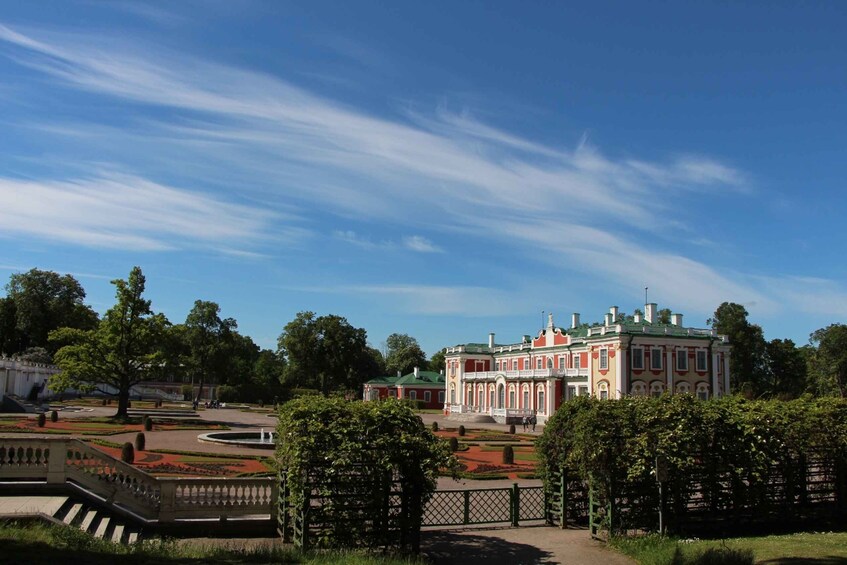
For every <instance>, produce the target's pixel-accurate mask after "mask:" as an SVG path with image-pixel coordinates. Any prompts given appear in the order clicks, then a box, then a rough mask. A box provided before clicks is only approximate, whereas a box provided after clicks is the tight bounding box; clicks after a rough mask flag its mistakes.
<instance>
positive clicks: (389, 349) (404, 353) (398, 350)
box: [385, 333, 427, 375]
mask: <svg viewBox="0 0 847 565" xmlns="http://www.w3.org/2000/svg"><path fill="white" fill-rule="evenodd" d="M385 348H386V355H385V370H386V372H388V373H389V374H391V375H394V374H397V373H400V374H401V375H405V374H408V373H411V372H412V371H413V370H414V369H415V367H421V368H423V367H426V366H427V362H426V353H424V352H423V350H422V349H421V346H420V345H418V340H416V339H415V338H413V337H412V336H410V335H407V334H398V333H393V334H391V335H390V336H388V338H387V339H386V340H385Z"/></svg>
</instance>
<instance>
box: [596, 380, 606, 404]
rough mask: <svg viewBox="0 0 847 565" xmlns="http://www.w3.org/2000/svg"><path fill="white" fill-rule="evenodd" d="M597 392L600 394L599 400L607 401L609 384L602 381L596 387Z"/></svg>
mask: <svg viewBox="0 0 847 565" xmlns="http://www.w3.org/2000/svg"><path fill="white" fill-rule="evenodd" d="M597 390H598V391H599V392H600V400H608V399H609V383H607V382H606V381H603V382H602V383H600V385H599V386H598V387H597Z"/></svg>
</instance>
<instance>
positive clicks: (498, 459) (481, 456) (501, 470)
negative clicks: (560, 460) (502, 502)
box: [454, 445, 535, 479]
mask: <svg viewBox="0 0 847 565" xmlns="http://www.w3.org/2000/svg"><path fill="white" fill-rule="evenodd" d="M525 449H528V450H530V451H531V450H532V447H531V446H530V447H516V448H514V450H515V463H514V464H513V465H504V464H503V447H502V446H497V447H494V446H479V445H470V446H468V448H467V450H465V451H457V452H455V454H454V455H456V457H457V458H458V459H459V462H460V463H461V464H462V466H463V467H464V471H463V475H465V476H467V477H469V478H485V477H486V476H487V475H497V476H498V478H499V477H500V476H502V477H503V478H509V479H518V478H520V477H519V475H531V474H534V473H535V462H534V461H527V460H525V459H524V460H522V459H521V458H520V457H519V455H518V454H519V453H521V451H522V450H525ZM521 454H523V455H526V453H521Z"/></svg>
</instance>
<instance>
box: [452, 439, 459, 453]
mask: <svg viewBox="0 0 847 565" xmlns="http://www.w3.org/2000/svg"><path fill="white" fill-rule="evenodd" d="M450 451H454V452H455V451H459V440H458V439H456V438H454V437H451V438H450Z"/></svg>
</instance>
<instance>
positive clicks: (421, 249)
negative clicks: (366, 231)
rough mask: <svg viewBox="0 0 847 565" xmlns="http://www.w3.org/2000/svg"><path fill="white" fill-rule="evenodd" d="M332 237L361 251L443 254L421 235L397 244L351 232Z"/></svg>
mask: <svg viewBox="0 0 847 565" xmlns="http://www.w3.org/2000/svg"><path fill="white" fill-rule="evenodd" d="M332 235H333V237H334V238H335V239H338V240H341V241H344V242H346V243H349V244H351V245H355V246H357V247H361V248H363V249H407V250H410V251H415V252H417V253H443V252H444V250H443V249H441V248H440V247H438V246H437V245H435V244H434V243H433V242H432V241H430V240H429V239H427V238H425V237H423V236H422V235H410V236H404V237H403V238H401V239H400V242H399V243H398V242H395V241H392V240H383V241H373V240H372V239H370V238H368V237H365V236H363V235H360V234H358V233H356V232H355V231H353V230H336V231H334V232H333V234H332Z"/></svg>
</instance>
